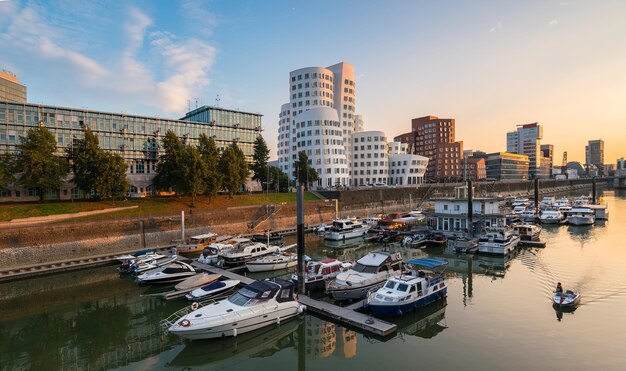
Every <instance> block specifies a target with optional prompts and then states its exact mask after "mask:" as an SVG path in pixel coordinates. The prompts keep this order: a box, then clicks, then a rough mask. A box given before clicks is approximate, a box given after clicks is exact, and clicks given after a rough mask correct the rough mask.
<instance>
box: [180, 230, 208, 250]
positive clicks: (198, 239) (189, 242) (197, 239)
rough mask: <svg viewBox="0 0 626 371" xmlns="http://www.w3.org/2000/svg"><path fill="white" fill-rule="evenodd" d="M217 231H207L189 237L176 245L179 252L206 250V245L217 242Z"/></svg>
mask: <svg viewBox="0 0 626 371" xmlns="http://www.w3.org/2000/svg"><path fill="white" fill-rule="evenodd" d="M216 240H217V233H205V234H199V235H197V236H190V237H188V238H187V239H186V240H185V241H184V242H183V243H181V244H179V245H176V250H178V252H179V253H182V254H187V253H192V252H198V251H202V250H204V248H205V247H207V246H209V245H210V244H212V243H214V242H216Z"/></svg>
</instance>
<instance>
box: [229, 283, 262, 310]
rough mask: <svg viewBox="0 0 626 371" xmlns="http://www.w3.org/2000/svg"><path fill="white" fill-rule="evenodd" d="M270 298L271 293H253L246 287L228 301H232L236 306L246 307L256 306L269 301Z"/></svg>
mask: <svg viewBox="0 0 626 371" xmlns="http://www.w3.org/2000/svg"><path fill="white" fill-rule="evenodd" d="M269 296H270V291H265V292H257V291H253V290H250V289H248V288H246V287H244V288H241V289H240V290H239V291H237V292H236V293H234V294H232V295H231V296H230V297H229V298H228V301H230V302H231V303H233V304H235V305H238V306H241V307H246V306H251V305H255V304H257V303H259V302H261V301H265V300H267V299H269Z"/></svg>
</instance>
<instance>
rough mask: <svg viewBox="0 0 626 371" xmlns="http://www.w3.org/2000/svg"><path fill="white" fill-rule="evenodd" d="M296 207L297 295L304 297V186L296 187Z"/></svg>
mask: <svg viewBox="0 0 626 371" xmlns="http://www.w3.org/2000/svg"><path fill="white" fill-rule="evenodd" d="M297 198H298V202H297V206H298V225H297V228H296V230H297V233H298V247H297V253H298V293H299V294H300V295H304V294H305V291H304V287H305V285H304V284H305V282H304V185H303V184H299V185H298V193H297Z"/></svg>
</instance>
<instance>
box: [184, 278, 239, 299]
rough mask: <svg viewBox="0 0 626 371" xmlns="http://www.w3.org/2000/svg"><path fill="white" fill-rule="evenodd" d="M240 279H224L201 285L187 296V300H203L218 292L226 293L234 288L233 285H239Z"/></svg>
mask: <svg viewBox="0 0 626 371" xmlns="http://www.w3.org/2000/svg"><path fill="white" fill-rule="evenodd" d="M239 283H240V281H239V280H224V281H214V282H211V283H209V284H208V285H204V286H202V287H199V288H197V289H195V290H193V291H191V292H190V293H188V294H187V295H185V297H186V298H187V300H194V301H196V300H202V299H207V298H210V297H213V296H216V295H218V294H222V293H225V292H226V291H228V290H230V289H232V288H233V287H235V286H237V285H239Z"/></svg>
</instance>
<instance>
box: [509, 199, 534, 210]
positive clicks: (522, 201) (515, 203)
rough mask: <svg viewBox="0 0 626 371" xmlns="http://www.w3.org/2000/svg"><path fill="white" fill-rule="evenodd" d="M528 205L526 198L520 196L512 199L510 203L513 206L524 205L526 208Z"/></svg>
mask: <svg viewBox="0 0 626 371" xmlns="http://www.w3.org/2000/svg"><path fill="white" fill-rule="evenodd" d="M528 205H530V201H529V200H528V199H527V198H522V197H518V198H516V199H514V200H513V202H512V203H511V207H513V208H515V207H516V206H524V208H526V206H528Z"/></svg>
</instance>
